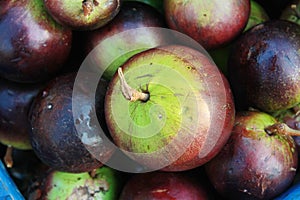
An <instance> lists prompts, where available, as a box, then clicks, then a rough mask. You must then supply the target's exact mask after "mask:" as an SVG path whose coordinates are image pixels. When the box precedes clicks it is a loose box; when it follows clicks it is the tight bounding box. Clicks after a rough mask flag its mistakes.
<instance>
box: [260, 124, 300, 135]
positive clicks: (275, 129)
mask: <svg viewBox="0 0 300 200" xmlns="http://www.w3.org/2000/svg"><path fill="white" fill-rule="evenodd" d="M265 131H266V133H267V134H269V135H273V134H281V135H290V136H300V130H296V129H292V128H290V127H289V126H288V125H286V124H285V123H280V122H279V123H275V124H273V125H270V126H268V127H266V128H265Z"/></svg>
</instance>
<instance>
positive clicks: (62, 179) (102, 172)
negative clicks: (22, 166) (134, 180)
mask: <svg viewBox="0 0 300 200" xmlns="http://www.w3.org/2000/svg"><path fill="white" fill-rule="evenodd" d="M122 179H123V176H122V174H121V173H119V172H118V171H115V170H113V169H111V168H108V167H106V166H103V167H101V168H98V169H95V171H94V172H93V174H90V173H88V172H83V173H68V172H61V171H55V170H49V171H48V172H47V173H46V174H44V175H41V176H40V177H39V179H38V180H37V181H36V182H34V183H33V184H32V187H31V188H30V190H29V192H28V199H49V200H50V199H99V200H100V199H101V200H114V199H118V196H119V194H120V191H121V186H122V183H123V180H122Z"/></svg>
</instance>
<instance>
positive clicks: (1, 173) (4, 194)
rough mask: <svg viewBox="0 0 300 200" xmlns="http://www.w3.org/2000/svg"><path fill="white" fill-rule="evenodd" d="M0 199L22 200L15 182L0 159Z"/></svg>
mask: <svg viewBox="0 0 300 200" xmlns="http://www.w3.org/2000/svg"><path fill="white" fill-rule="evenodd" d="M0 200H24V197H23V195H22V194H21V193H20V191H19V190H18V188H17V186H16V184H15V183H14V181H13V180H12V179H11V177H10V176H9V174H8V172H7V170H6V168H5V166H4V164H3V162H2V161H1V160H0Z"/></svg>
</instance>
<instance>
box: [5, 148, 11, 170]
mask: <svg viewBox="0 0 300 200" xmlns="http://www.w3.org/2000/svg"><path fill="white" fill-rule="evenodd" d="M12 151H13V147H12V146H7V148H6V152H5V155H4V158H3V160H4V163H5V165H6V167H7V168H11V167H12V166H13V158H12Z"/></svg>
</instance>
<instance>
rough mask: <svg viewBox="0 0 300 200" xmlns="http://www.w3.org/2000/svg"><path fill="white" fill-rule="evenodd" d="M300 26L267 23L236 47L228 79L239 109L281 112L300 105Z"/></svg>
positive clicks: (278, 22)
mask: <svg viewBox="0 0 300 200" xmlns="http://www.w3.org/2000/svg"><path fill="white" fill-rule="evenodd" d="M299 38H300V26H299V25H297V24H295V23H292V22H288V21H285V20H271V21H266V22H264V23H262V24H259V25H257V26H255V27H253V28H252V29H251V30H249V31H247V32H245V33H244V34H243V35H242V36H241V37H239V39H238V40H237V41H236V43H235V44H234V45H233V48H232V51H231V55H230V57H229V62H228V74H229V75H228V78H229V82H230V84H231V88H232V91H233V94H234V96H235V100H236V101H235V102H236V106H237V107H238V109H241V110H242V109H247V108H248V107H249V106H250V107H254V108H258V109H260V110H262V111H265V112H277V111H280V110H285V109H288V108H291V107H293V106H295V105H297V104H298V103H299V102H300V79H299V76H300V70H299V67H300V53H299V49H300V39H299Z"/></svg>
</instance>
